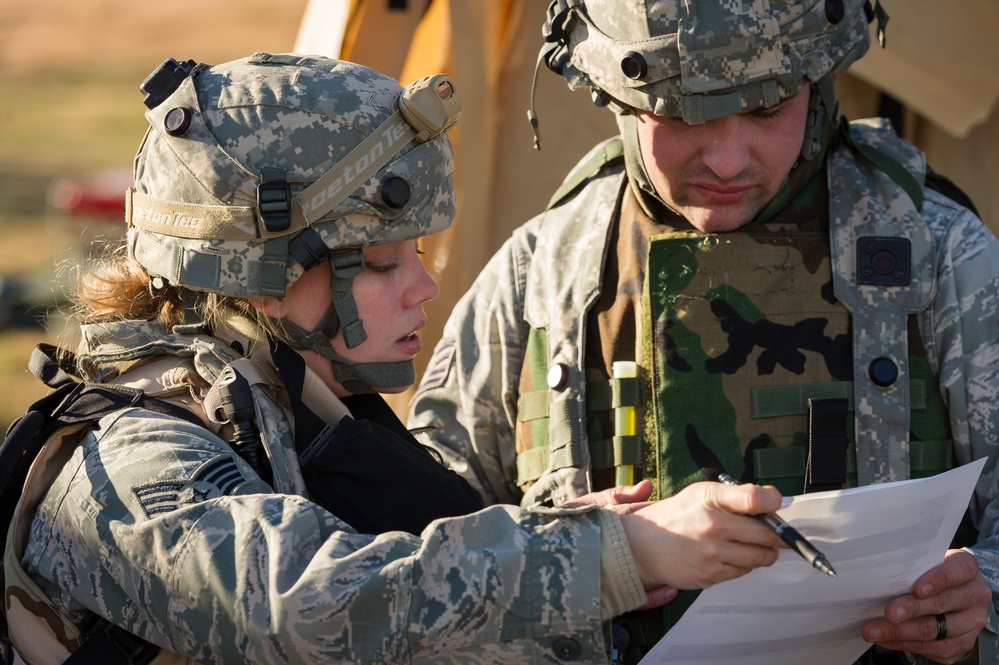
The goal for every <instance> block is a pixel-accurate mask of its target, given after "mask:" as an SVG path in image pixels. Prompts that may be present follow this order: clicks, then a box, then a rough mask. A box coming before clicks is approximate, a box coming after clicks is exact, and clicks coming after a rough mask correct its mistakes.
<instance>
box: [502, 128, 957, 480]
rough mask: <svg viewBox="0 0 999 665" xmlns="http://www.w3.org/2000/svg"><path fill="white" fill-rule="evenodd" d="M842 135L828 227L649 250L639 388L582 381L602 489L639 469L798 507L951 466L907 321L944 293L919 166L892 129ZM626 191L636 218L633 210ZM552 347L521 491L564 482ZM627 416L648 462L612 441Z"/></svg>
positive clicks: (667, 243)
mask: <svg viewBox="0 0 999 665" xmlns="http://www.w3.org/2000/svg"><path fill="white" fill-rule="evenodd" d="M844 134H845V135H844V137H843V139H842V142H841V145H840V147H839V149H836V150H832V151H830V154H829V157H828V162H827V172H828V173H827V177H828V181H829V182H831V183H836V186H835V187H832V188H831V190H832V191H833V195H831V196H829V197H828V199H829V200H828V207H826V206H822V207H821V208H822V216H821V217H822V218H821V219H814V220H805V221H804V222H802V220H789V219H788V217H787V216H786V215H784V216H781V217H778V218H775V219H773V220H771V221H770V222H766V223H761V222H755V223H753V224H749V225H747V226H746V227H743V228H742V229H740V230H739V231H738V232H735V233H727V234H709V235H705V234H700V233H696V232H693V231H689V230H682V229H679V228H670V227H668V226H664V225H660V226H661V229H662V233H661V234H660V235H658V236H655V237H652V238H649V239H648V245H649V250H648V262H647V270H646V271H645V288H644V294H643V296H642V301H643V302H642V303H641V305H640V306H638V307H637V309H638V311H639V312H640V313H639V316H638V324H637V328H638V330H637V332H638V334H639V335H640V336H641V339H640V343H639V348H638V349H637V350H636V351H635V356H636V359H639V360H640V362H639V365H640V367H641V378H640V379H639V380H637V381H636V380H626V379H625V380H616V379H613V378H610V377H608V376H607V374H606V373H601V372H595V371H594V370H593V369H592V368H588V369H587V371H586V379H587V380H586V386H585V396H586V398H585V403H586V411H587V427H586V429H587V437H588V442H587V443H588V447H589V453H590V455H589V457H590V469H589V471H590V473H591V474H592V476H593V478H595V479H596V478H598V477H600V475H601V472H602V470H604V469H608V468H610V467H613V466H616V465H621V464H639V465H641V466H642V467H644V468H643V472H644V473H643V474H642V475H644V476H645V477H649V478H651V479H653V480H654V482H655V483H656V486H657V492H656V496H658V497H660V498H661V497H666V496H670V495H672V494H675V493H676V492H678V491H679V490H680V489H682V488H683V487H684V486H686V485H687V484H689V483H692V482H695V481H698V480H707V479H714V475H716V474H717V473H718V472H720V471H725V472H727V473H729V474H730V475H732V476H734V477H737V478H740V479H741V480H743V481H747V482H758V483H764V484H773V485H776V486H777V487H778V488H779V489H780V490H781V491H782V492H783V493H785V494H789V495H791V494H800V493H802V492H805V491H814V490H821V489H834V488H840V487H847V486H852V485H857V484H861V485H863V484H869V483H872V482H886V481H889V480H902V479H905V478H908V477H919V476H925V475H932V474H935V473H939V472H940V471H943V470H945V469H947V468H950V467H951V466H952V462H951V441H950V432H949V424H948V420H947V416H946V411H945V408H944V405H943V402H942V400H941V398H940V394H939V390H938V389H937V385H936V381H935V378H934V376H933V374H932V372H931V369H930V367H929V364H928V362H927V360H926V358H925V353H924V351H923V347H922V342H921V339H920V336H919V332H918V329H917V326H916V323H915V317H914V315H915V314H916V313H917V312H918V311H920V310H921V309H922V308H924V307H925V306H926V305H927V304H928V302H929V298H930V296H931V294H932V292H933V289H934V283H935V275H934V267H933V266H934V263H933V260H932V241H931V240H930V237H929V231H928V229H926V226H925V224H924V223H923V221H922V218H921V217H920V216H919V214H918V212H917V208H918V205H920V204H921V194H922V189H921V187H922V184H921V183H922V178H923V171H924V169H925V167H924V165H923V163H922V156H921V154H920V153H918V151H916V150H915V149H914V148H912V147H911V146H908V144H905V143H903V142H901V141H898V140H897V139H894V137H892V136H890V135H889V134H888V133H887V130H886V129H885V128H883V127H879V126H867V125H854V126H853V127H852V131H848V132H844ZM843 144H846V145H849V146H850V147H851V148H852V149H847V148H846V145H843ZM900 173H901V174H904V175H899V174H900ZM897 181H904V182H903V183H902V184H901V185H899V184H898V182H897ZM844 183H846V184H844ZM913 183H915V185H913ZM625 189H627V188H625ZM629 196H631V194H630V192H627V191H626V192H625V194H624V197H625V202H624V204H622V205H623V206H624V207H625V209H627V210H628V211H629V213H634V211H635V210H636V209H638V210H640V206H637V205H631V206H629V205H628V201H627V197H629ZM621 210H622V206H620V205H619V207H618V208H617V209H616V210H615V214H616V215H620V214H621ZM611 226H612V229H613V228H614V225H611ZM612 233H613V231H612ZM621 233H624V231H622V232H621ZM605 286H606V285H605ZM611 288H613V285H611ZM605 291H606V288H605ZM618 291H620V288H619V290H618ZM619 297H620V296H619ZM593 319H594V317H593V316H590V317H589V318H588V322H589V324H590V325H593V324H594V320H593ZM550 348H551V344H550V340H549V339H548V332H547V331H546V330H544V329H531V331H530V333H529V336H528V344H527V352H526V353H525V357H524V364H523V371H522V374H521V383H520V386H521V394H520V397H519V401H518V407H519V410H518V423H517V451H518V460H517V462H518V474H519V475H518V483H519V484H520V485H521V487H524V488H526V487H529V486H530V484H531V483H532V482H533V481H534V480H536V479H537V478H539V477H541V476H542V475H543V474H545V473H546V472H550V471H554V470H557V464H558V460H551V459H550V458H549V456H548V455H547V454H546V452H547V450H546V448H547V443H548V438H549V436H550V435H551V432H552V431H553V429H554V428H557V427H558V425H557V424H556V423H554V422H552V420H551V419H549V413H548V408H547V407H548V405H549V403H550V400H551V398H552V396H553V393H555V392H556V391H557V390H558V387H557V386H556V385H555V384H557V381H558V377H557V376H554V375H553V374H557V371H555V372H553V366H552V365H551V361H550V357H551V356H550ZM642 358H644V360H642ZM620 359H621V360H630V359H632V358H628V357H622V358H620ZM639 384H640V385H641V386H642V390H640V391H639V390H636V386H637V385H639ZM622 406H625V407H627V406H637V407H638V408H639V410H640V411H641V412H644V419H643V420H644V434H645V442H644V443H643V445H642V451H641V452H637V448H636V447H635V446H633V445H631V442H630V441H626V440H622V439H620V437H618V438H617V439H615V435H614V431H613V426H612V425H611V424H610V423H612V422H613V418H612V416H610V415H609V414H611V413H612V411H613V409H615V408H620V407H622ZM857 432H860V433H861V434H860V435H859V436H858V434H857ZM858 443H859V446H858ZM858 447H859V450H858ZM604 477H605V478H606V477H608V476H606V475H605V476H604ZM609 477H611V478H612V477H613V476H609ZM609 484H610V483H606V482H600V481H597V482H594V484H593V486H594V488H595V489H600V488H601V487H606V486H608V485H609Z"/></svg>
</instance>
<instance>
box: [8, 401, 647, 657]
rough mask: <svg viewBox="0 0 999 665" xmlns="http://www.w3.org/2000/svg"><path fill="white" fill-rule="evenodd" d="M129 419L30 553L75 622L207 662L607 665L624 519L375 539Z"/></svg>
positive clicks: (572, 519)
mask: <svg viewBox="0 0 999 665" xmlns="http://www.w3.org/2000/svg"><path fill="white" fill-rule="evenodd" d="M114 418H115V419H114V420H113V421H112V422H103V423H102V428H101V429H100V430H99V431H98V432H97V434H96V435H94V434H91V435H90V436H88V437H87V438H86V439H85V440H84V444H83V445H82V446H81V447H80V448H78V449H77V451H76V454H75V456H74V457H73V458H72V460H71V461H70V463H69V464H68V465H67V466H66V467H65V468H64V469H63V472H62V473H61V474H60V476H59V478H58V480H57V482H56V484H55V485H53V487H52V489H51V490H50V492H49V493H48V495H47V496H46V498H45V499H44V501H43V502H42V505H41V506H40V508H39V512H38V513H37V515H36V518H35V521H34V522H33V525H32V534H31V537H30V540H29V544H28V549H27V551H26V553H25V557H24V564H25V568H26V570H28V571H29V573H30V574H31V575H32V576H33V577H34V578H35V579H37V580H39V581H40V584H41V586H42V588H43V590H44V591H45V592H46V593H47V594H48V595H49V596H50V597H52V598H53V599H56V600H57V605H59V606H61V607H63V608H64V609H66V610H67V611H78V610H81V609H83V608H88V609H91V610H93V611H95V612H97V613H98V614H100V615H102V616H105V617H106V618H108V619H110V620H111V621H112V622H114V623H116V624H118V625H121V626H123V627H125V628H126V629H128V630H129V631H131V632H133V633H135V634H137V635H140V636H142V637H143V638H145V639H147V640H149V641H151V642H153V643H155V644H158V645H160V646H163V647H165V648H167V649H169V650H170V651H173V652H177V653H180V654H183V655H185V656H188V657H190V658H193V659H195V660H198V661H201V662H205V663H223V662H227V663H229V662H252V663H264V664H265V663H289V662H293V663H329V662H347V661H349V662H365V663H378V662H381V663H416V662H427V663H429V662H434V663H446V662H552V663H555V662H560V657H561V658H564V657H565V656H567V655H571V656H572V657H573V658H574V659H575V661H577V662H594V663H596V662H606V653H605V644H604V632H603V628H602V623H601V618H602V617H601V604H602V603H601V579H602V578H605V579H607V578H609V577H614V576H615V575H616V576H617V577H618V581H617V582H615V583H616V584H621V583H622V580H625V582H624V585H625V587H627V582H626V579H627V578H628V576H629V575H634V568H633V567H634V564H633V563H632V562H631V560H630V554H629V553H627V552H624V553H623V554H622V553H620V552H618V553H616V554H615V553H614V552H613V550H614V548H613V547H608V545H607V544H606V543H604V542H603V541H604V540H605V537H604V534H603V533H602V532H603V531H604V530H606V531H607V532H608V533H607V537H608V538H611V537H612V538H614V539H618V540H619V539H620V538H621V533H620V524H619V519H618V518H617V516H616V515H614V514H613V513H611V512H610V511H607V510H602V509H591V510H581V511H580V510H577V511H574V512H568V511H563V512H561V513H557V514H555V513H547V514H542V513H540V512H528V511H525V510H522V509H520V508H517V507H512V506H493V507H491V508H487V509H485V510H483V511H480V512H478V513H475V514H473V515H469V516H464V517H459V518H449V519H444V520H439V521H436V522H433V523H432V524H431V525H430V526H428V527H427V529H426V530H425V531H424V532H423V534H422V535H421V537H419V538H418V537H415V536H411V535H409V534H405V533H401V532H393V533H387V534H382V535H380V536H367V535H360V534H357V533H355V532H353V531H352V530H351V529H350V528H349V527H347V526H346V525H345V524H344V523H342V522H340V521H339V520H337V519H336V518H335V517H334V516H332V515H330V514H329V513H327V512H325V511H324V510H322V509H321V508H320V507H319V506H317V505H315V504H313V503H311V502H309V501H307V500H306V499H304V498H302V497H298V496H292V495H282V494H275V493H273V492H272V491H271V490H270V488H269V487H268V486H267V485H265V484H263V483H262V482H261V481H260V480H259V479H258V478H257V477H256V476H255V475H254V474H253V472H252V470H251V469H250V468H249V467H248V466H247V465H246V464H244V463H243V461H242V460H241V459H239V458H238V457H237V456H236V455H234V454H233V453H232V451H231V450H230V449H229V448H228V446H227V445H226V444H225V443H224V442H222V441H220V440H218V439H217V438H214V437H213V436H212V435H211V434H209V433H207V431H206V430H203V429H201V428H199V427H197V426H194V425H191V424H188V423H182V422H179V421H165V420H164V419H163V418H162V417H160V416H158V415H156V414H149V413H148V412H140V411H134V410H133V411H129V412H126V413H125V414H122V415H118V416H115V417H114ZM626 549H627V548H625V550H626ZM602 551H603V552H604V556H606V557H609V560H608V561H605V562H602V560H601V552H602ZM605 564H606V566H607V567H608V572H605V571H604V570H603V568H604V565H605ZM629 566H631V568H630V569H629ZM615 571H616V572H615ZM636 600H637V596H636V595H635V592H634V590H633V589H632V591H631V593H630V595H627V594H626V596H625V600H624V601H623V602H624V605H625V606H626V607H625V608H626V609H628V608H629V607H628V606H633V605H635V604H636ZM618 609H620V608H617V607H615V608H614V611H617V610H618ZM605 611H606V608H605Z"/></svg>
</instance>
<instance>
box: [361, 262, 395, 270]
mask: <svg viewBox="0 0 999 665" xmlns="http://www.w3.org/2000/svg"><path fill="white" fill-rule="evenodd" d="M364 267H366V268H368V269H369V270H371V271H372V272H390V271H392V270H395V269H396V268H398V267H399V264H398V263H395V262H391V263H371V262H368V263H365V264H364Z"/></svg>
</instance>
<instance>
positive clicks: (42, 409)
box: [0, 344, 203, 665]
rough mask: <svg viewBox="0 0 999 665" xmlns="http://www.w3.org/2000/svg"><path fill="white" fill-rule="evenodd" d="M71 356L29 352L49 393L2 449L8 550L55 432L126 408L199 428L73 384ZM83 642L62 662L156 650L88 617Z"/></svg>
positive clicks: (140, 398) (137, 656) (0, 518)
mask: <svg viewBox="0 0 999 665" xmlns="http://www.w3.org/2000/svg"><path fill="white" fill-rule="evenodd" d="M73 364H74V363H73V356H72V354H71V353H69V352H63V351H61V350H59V349H57V348H56V347H54V346H51V345H44V344H40V345H38V346H37V347H35V350H34V351H33V353H32V356H31V361H30V363H29V369H30V370H31V371H32V373H33V374H35V376H37V377H38V378H39V379H40V380H41V381H42V382H43V383H45V384H46V385H48V386H50V387H52V388H53V391H52V392H51V393H49V394H48V395H45V396H44V397H42V398H40V399H39V400H37V401H36V402H34V403H33V404H32V405H31V406H29V407H28V409H27V410H26V411H25V413H24V414H23V415H22V416H21V417H20V418H18V419H17V420H15V421H14V423H13V424H12V425H11V426H10V428H9V429H8V430H7V434H6V436H5V437H4V441H3V443H2V444H0V538H2V539H3V541H2V546H3V547H2V549H3V550H6V547H7V542H6V539H7V535H8V532H9V527H10V523H11V521H12V519H13V516H14V510H15V508H16V507H17V504H18V500H19V499H20V496H21V493H22V491H23V488H24V483H25V481H26V479H27V475H28V470H29V468H30V467H31V465H32V463H33V462H34V461H35V458H36V457H37V456H38V453H39V451H41V449H42V446H43V445H44V444H45V442H46V441H47V440H48V439H49V437H50V436H51V435H52V434H53V433H55V432H56V431H57V430H59V429H62V428H64V427H69V426H72V425H79V424H83V423H96V422H97V421H98V420H100V419H101V418H102V417H104V416H106V415H108V414H110V413H113V412H115V411H119V410H121V409H124V408H129V407H133V406H136V407H140V408H143V409H147V410H150V411H155V412H157V413H161V414H163V415H166V416H170V417H174V418H180V419H183V420H187V421H188V422H192V423H194V424H196V425H199V426H203V423H202V422H201V420H200V419H198V418H197V416H195V415H194V414H193V413H191V412H190V411H188V410H187V409H185V408H183V407H181V406H177V405H174V404H171V403H169V402H165V401H162V400H159V399H155V398H152V397H148V396H146V395H145V394H144V393H143V392H142V391H141V390H136V389H134V388H127V387H124V386H112V385H100V384H86V383H83V382H81V381H78V380H76V379H75V378H74V377H75V375H76V373H75V369H74V367H73ZM80 631H81V632H82V633H83V634H84V635H86V637H87V639H86V641H85V642H84V643H83V645H82V646H81V647H80V648H79V649H77V650H76V651H74V652H73V653H72V654H71V655H70V657H69V659H68V660H67V661H66V662H67V663H70V664H78V663H79V664H85V663H98V662H99V663H110V664H112V665H125V664H128V665H143V664H144V663H148V662H149V661H150V660H152V658H153V657H155V655H156V654H157V653H158V651H159V648H158V647H155V646H153V645H151V644H149V643H147V642H145V641H144V640H141V639H140V638H138V637H135V636H134V635H131V634H130V633H128V632H127V631H125V630H124V629H122V628H119V627H117V626H114V625H113V624H111V623H110V622H108V621H106V620H105V619H102V618H100V617H98V616H97V615H95V614H93V613H88V614H87V615H86V616H85V618H84V621H83V624H82V625H81V626H80Z"/></svg>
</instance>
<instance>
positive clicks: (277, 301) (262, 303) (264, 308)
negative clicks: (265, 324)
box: [248, 296, 287, 319]
mask: <svg viewBox="0 0 999 665" xmlns="http://www.w3.org/2000/svg"><path fill="white" fill-rule="evenodd" d="M248 300H249V303H250V304H251V305H253V306H254V307H255V308H256V309H258V310H260V311H261V312H263V313H264V314H266V315H267V316H269V317H271V318H272V319H283V318H284V317H285V314H287V308H286V307H285V304H284V298H275V297H273V296H267V297H266V298H249V299H248Z"/></svg>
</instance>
